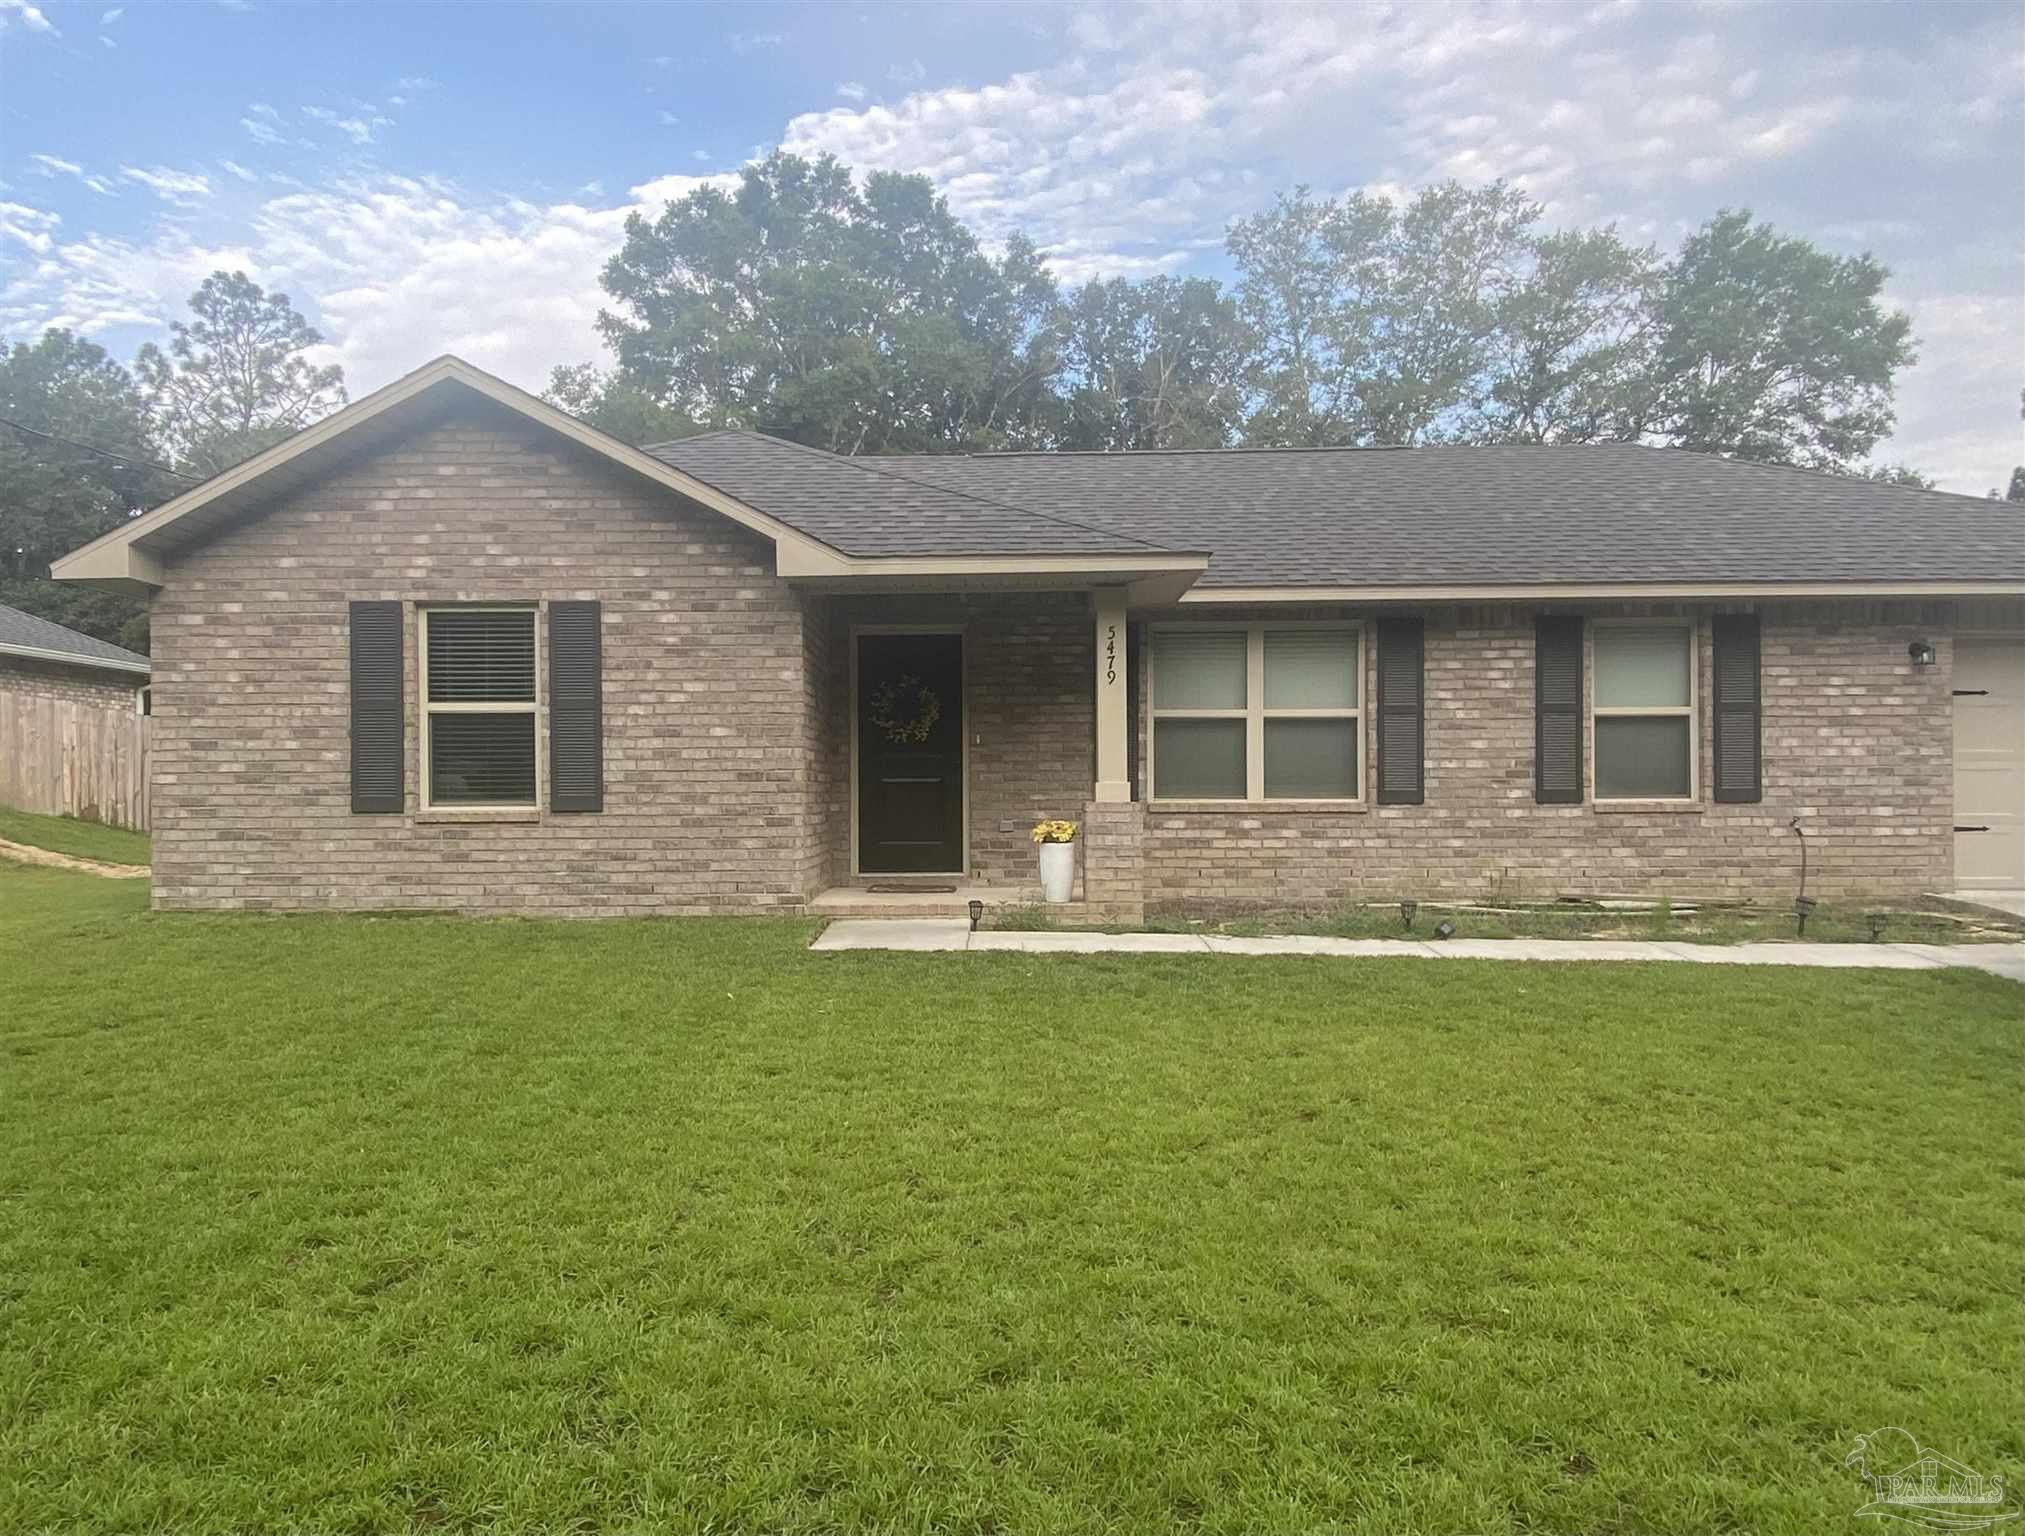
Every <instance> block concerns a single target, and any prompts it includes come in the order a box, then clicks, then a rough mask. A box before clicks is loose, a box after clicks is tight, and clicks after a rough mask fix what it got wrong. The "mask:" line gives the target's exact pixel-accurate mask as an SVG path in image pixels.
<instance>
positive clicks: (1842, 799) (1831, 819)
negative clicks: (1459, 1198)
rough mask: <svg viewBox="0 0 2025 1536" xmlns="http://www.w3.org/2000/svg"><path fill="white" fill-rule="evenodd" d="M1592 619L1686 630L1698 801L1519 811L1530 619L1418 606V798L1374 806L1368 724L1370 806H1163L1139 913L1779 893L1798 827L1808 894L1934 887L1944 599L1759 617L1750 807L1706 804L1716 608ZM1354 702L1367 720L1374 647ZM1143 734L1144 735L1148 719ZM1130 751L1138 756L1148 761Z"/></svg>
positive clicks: (1529, 750) (1785, 887) (1948, 716)
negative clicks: (1759, 771)
mask: <svg viewBox="0 0 2025 1536" xmlns="http://www.w3.org/2000/svg"><path fill="white" fill-rule="evenodd" d="M1557 611H1565V610H1557ZM1585 611H1586V612H1587V614H1588V615H1589V616H1590V617H1641V616H1655V617H1657V616H1686V617H1689V618H1693V619H1694V620H1696V625H1697V631H1696V632H1697V636H1698V651H1699V657H1700V675H1701V677H1700V706H1701V708H1700V719H1699V720H1698V722H1697V729H1698V738H1699V741H1700V758H1701V773H1700V784H1701V797H1700V800H1699V801H1698V802H1697V803H1696V804H1694V805H1693V806H1692V807H1690V808H1687V809H1683V810H1637V811H1615V810H1611V809H1609V808H1607V807H1606V808H1599V807H1597V806H1596V805H1594V804H1585V805H1581V806H1540V805H1536V804H1534V801H1533V618H1534V613H1533V610H1531V609H1527V608H1518V607H1498V608H1447V609H1438V610H1432V611H1430V612H1428V613H1427V615H1426V618H1427V738H1426V762H1427V802H1426V804H1424V805H1420V806H1385V807H1380V806H1376V805H1369V801H1368V796H1369V792H1370V786H1371V784H1372V783H1373V777H1372V776H1373V773H1374V772H1375V762H1374V756H1373V751H1372V741H1371V733H1370V731H1369V730H1368V729H1367V730H1366V731H1365V733H1364V749H1365V750H1364V757H1365V764H1364V783H1365V786H1366V792H1367V805H1369V808H1368V809H1365V810H1362V811H1358V810H1345V811H1295V812H1274V811H1271V810H1269V809H1264V808H1257V807H1245V808H1240V809H1232V810H1185V811H1177V810H1164V809H1163V808H1162V807H1161V806H1160V805H1159V804H1157V803H1155V804H1153V805H1150V806H1149V807H1148V811H1147V816H1146V831H1145V839H1144V848H1143V853H1142V858H1143V862H1144V867H1145V889H1146V901H1147V904H1148V906H1149V907H1153V908H1156V909H1158V908H1170V909H1172V908H1193V909H1214V908H1231V907H1263V906H1283V905H1294V904H1323V903H1328V902H1332V901H1337V900H1343V899H1381V900H1382V899H1389V898H1394V897H1404V896H1427V897H1437V898H1440V897H1446V898H1487V897H1517V898H1523V899H1531V900H1548V899H1552V898H1553V897H1556V896H1560V895H1588V896H1594V895H1609V894H1617V893H1625V894H1644V895H1658V894H1664V893H1672V894H1675V895H1685V896H1692V895H1703V896H1736V897H1742V896H1750V897H1759V898H1764V899H1777V900H1781V901H1783V900H1789V899H1790V898H1791V896H1792V895H1793V892H1794V888H1795V885H1796V883H1797V877H1798V865H1799V849H1798V843H1797V840H1796V839H1795V837H1794V835H1793V833H1792V832H1791V831H1790V830H1788V823H1789V822H1790V821H1791V820H1792V818H1794V817H1795V816H1798V817H1800V818H1801V820H1802V824H1803V825H1804V826H1805V827H1806V829H1807V832H1808V838H1809V842H1808V847H1809V861H1810V865H1811V871H1812V872H1811V879H1810V889H1811V890H1813V891H1815V892H1817V893H1818V894H1820V895H1822V896H1824V897H1832V896H1836V895H1844V894H1858V893H1862V894H1901V895H1902V894H1907V893H1912V892H1916V891H1920V890H1932V889H1936V888H1944V887H1945V886H1946V884H1947V882H1948V876H1949V873H1950V871H1951V869H1952V864H1953V833H1952V805H1953V794H1954V788H1953V764H1952V757H1951V750H1950V741H1951V735H1952V702H1951V698H1950V693H1949V682H1948V664H1949V647H1948V644H1947V638H1948V634H1949V632H1950V629H1951V626H1952V614H1951V611H1950V610H1949V609H1948V608H1947V607H1946V606H1945V605H1924V606H1923V605H1915V604H1897V605H1885V604H1856V605H1842V606H1833V605H1827V604H1786V605H1780V606H1774V607H1770V608H1768V609H1766V610H1765V611H1764V613H1763V614H1762V626H1763V627H1762V648H1763V661H1762V673H1763V687H1764V764H1765V767H1764V781H1765V782H1764V788H1765V795H1764V800H1763V802H1762V803H1761V804H1757V805H1717V804H1715V803H1714V802H1713V800H1712V798H1711V785H1712V779H1713V773H1712V767H1711V764H1710V751H1711V745H1710V741H1711V733H1710V729H1709V724H1708V700H1709V697H1710V679H1709V667H1710V644H1709V628H1708V624H1707V619H1708V617H1709V615H1710V614H1711V613H1712V612H1714V611H1716V610H1714V609H1711V608H1708V607H1696V606H1684V605H1671V606H1669V605H1646V606H1643V607H1634V606H1628V605H1617V606H1609V607H1603V606H1596V607H1591V608H1589V609H1587V610H1585ZM1199 616H1200V613H1199V610H1198V611H1193V612H1190V613H1189V614H1188V617H1189V618H1191V619H1194V618H1197V617H1199ZM1304 616H1307V617H1327V616H1331V615H1329V614H1327V613H1326V611H1323V610H1316V611H1313V612H1310V613H1308V614H1306V615H1304ZM1231 617H1233V618H1237V617H1239V615H1232V616H1231ZM1246 617H1270V615H1246ZM1916 638H1925V639H1931V640H1934V641H1936V642H1938V643H1939V644H1940V650H1941V655H1940V663H1939V665H1937V666H1935V667H1933V668H1930V669H1924V670H1922V669H1916V668H1914V667H1913V666H1912V665H1911V664H1910V662H1909V661H1908V659H1907V655H1906V647H1907V645H1908V643H1909V642H1910V641H1912V640H1913V639H1916ZM1156 643H1157V642H1156ZM1141 665H1142V666H1143V665H1144V655H1143V654H1142V657H1141ZM1141 691H1142V693H1143V691H1144V690H1143V688H1142V690H1141ZM1364 696H1365V699H1366V700H1367V709H1368V701H1369V700H1370V699H1371V697H1372V665H1371V658H1370V656H1369V655H1368V647H1367V655H1366V658H1365V688H1364ZM1368 719H1369V717H1368V716H1367V723H1368ZM1139 728H1140V731H1141V733H1142V735H1141V741H1142V743H1143V741H1144V739H1145V738H1144V734H1143V733H1144V732H1145V730H1146V729H1147V724H1146V718H1145V715H1144V713H1143V711H1142V713H1141V716H1140V719H1139ZM1592 744H1593V740H1592ZM1144 756H1145V754H1144V751H1143V750H1142V752H1141V754H1140V758H1141V761H1142V763H1143V761H1144ZM1144 792H1145V785H1144V781H1143V771H1142V779H1141V786H1140V793H1141V794H1144Z"/></svg>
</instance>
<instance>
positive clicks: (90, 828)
mask: <svg viewBox="0 0 2025 1536" xmlns="http://www.w3.org/2000/svg"><path fill="white" fill-rule="evenodd" d="M0 841H5V842H10V843H26V844H27V845H28V846H29V847H31V848H47V849H48V850H49V851H50V852H52V853H67V854H69V855H70V856H71V857H72V858H74V859H98V860H101V861H102V862H104V863H107V864H145V863H147V862H148V834H147V833H145V832H129V831H128V830H127V829H126V828H125V827H108V826H102V825H101V824H100V823H98V822H96V821H79V820H77V819H76V818H75V817H73V816H37V815H35V814H34V813H33V812H31V811H16V810H11V809H9V808H8V807H7V806H4V805H0Z"/></svg>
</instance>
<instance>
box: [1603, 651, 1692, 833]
mask: <svg viewBox="0 0 2025 1536" xmlns="http://www.w3.org/2000/svg"><path fill="white" fill-rule="evenodd" d="M1694 638H1695V632H1694V626H1693V625H1692V624H1687V623H1664V624H1620V623H1616V622H1613V621H1610V620H1603V621H1600V622H1598V623H1597V624H1596V625H1595V628H1594V638H1593V639H1592V641H1591V645H1592V647H1593V653H1594V677H1593V694H1592V699H1593V702H1592V704H1591V706H1590V729H1591V731H1592V732H1593V738H1592V739H1593V740H1594V742H1595V748H1594V751H1595V754H1596V798H1597V799H1598V800H1692V799H1693V798H1694V797H1695V645H1694Z"/></svg>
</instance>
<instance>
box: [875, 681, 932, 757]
mask: <svg viewBox="0 0 2025 1536" xmlns="http://www.w3.org/2000/svg"><path fill="white" fill-rule="evenodd" d="M941 718H942V700H940V699H939V698H937V697H936V696H935V690H934V689H933V688H930V687H928V686H927V685H926V684H924V683H923V682H922V681H921V679H920V678H918V677H916V676H914V674H913V673H911V672H903V673H901V674H900V675H899V676H898V677H889V678H888V679H886V681H885V682H883V683H881V684H880V685H879V686H878V687H877V688H875V689H874V690H873V691H872V724H873V725H875V726H877V727H878V728H879V729H880V730H881V731H883V732H885V734H886V739H887V740H888V741H896V742H902V743H905V744H907V745H910V746H917V747H918V746H920V745H921V744H922V743H923V742H925V741H927V740H928V735H929V732H931V731H933V730H934V729H935V722H936V721H938V720H940V719H941Z"/></svg>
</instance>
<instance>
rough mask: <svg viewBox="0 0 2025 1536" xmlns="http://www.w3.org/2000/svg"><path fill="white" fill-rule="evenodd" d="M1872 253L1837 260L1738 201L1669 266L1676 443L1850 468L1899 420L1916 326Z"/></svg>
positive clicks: (1664, 357)
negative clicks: (1888, 302) (1888, 290)
mask: <svg viewBox="0 0 2025 1536" xmlns="http://www.w3.org/2000/svg"><path fill="white" fill-rule="evenodd" d="M1889 275H1890V274H1889V273H1888V272H1887V271H1886V270H1885V268H1883V267H1882V266H1880V265H1878V263H1877V262H1875V261H1873V260H1872V259H1871V258H1870V257H1869V256H1868V255H1864V256H1855V257H1837V256H1830V255H1828V254H1826V253H1825V252H1822V251H1819V250H1817V249H1815V247H1814V246H1813V245H1811V244H1809V243H1808V242H1807V241H1805V240H1802V239H1798V238H1795V237H1792V236H1785V235H1781V234H1779V233H1778V232H1777V231H1776V230H1774V229H1773V228H1772V227H1771V226H1770V225H1767V224H1755V225H1754V224H1753V223H1752V222H1751V215H1750V212H1749V211H1748V210H1732V209H1725V210H1723V211H1722V212H1720V213H1718V214H1717V215H1716V216H1715V217H1714V218H1713V219H1711V220H1709V222H1708V223H1706V224H1704V225H1703V226H1702V227H1701V228H1700V229H1699V230H1697V231H1696V232H1695V233H1694V234H1693V235H1691V236H1690V237H1689V238H1688V240H1687V241H1686V243H1685V244H1684V245H1683V246H1682V247H1681V252H1680V255H1679V256H1678V257H1677V258H1676V259H1675V260H1674V262H1673V263H1672V265H1671V266H1670V267H1669V268H1668V269H1667V273H1666V280H1665V284H1664V289H1663V292H1662V294H1661V296H1660V300H1659V305H1658V319H1659V325H1660V332H1661V335H1660V342H1659V351H1658V358H1657V365H1658V371H1659V376H1660V388H1661V391H1662V396H1661V399H1660V402H1659V407H1658V410H1657V412H1656V414H1655V419H1654V421H1653V422H1652V424H1651V425H1652V426H1653V428H1654V430H1656V431H1657V433H1658V434H1659V435H1660V436H1661V437H1662V438H1663V439H1664V440H1665V441H1667V442H1669V443H1672V444H1673V445H1675V446H1677V447H1681V448H1692V449H1696V450H1698V451H1700V452H1704V453H1721V454H1727V455H1732V456H1734V457H1737V458H1743V459H1757V460H1761V461H1764V462H1767V463H1775V464H1799V465H1805V466H1807V467H1810V468H1815V469H1842V470H1848V469H1851V468H1853V467H1854V466H1855V464H1856V463H1857V462H1858V461H1860V460H1861V459H1863V458H1864V457H1865V456H1866V455H1867V454H1869V452H1870V451H1871V449H1872V448H1874V447H1875V446H1876V445H1877V443H1878V441H1879V440H1880V439H1882V438H1883V437H1884V436H1885V435H1886V434H1887V433H1888V432H1889V431H1890V430H1891V427H1892V424H1893V422H1894V420H1895V419H1896V418H1895V417H1894V415H1893V412H1892V384H1893V377H1894V375H1895V374H1896V373H1897V371H1898V370H1899V369H1900V368H1904V367H1906V366H1908V365H1909V364H1911V363H1912V362H1913V361H1914V358H1915V355H1916V354H1915V352H1914V349H1913V344H1912V336H1911V331H1912V323H1911V321H1910V320H1908V319H1907V318H1906V316H1905V315H1903V314H1901V313H1899V312H1898V311H1895V310H1887V309H1885V308H1884V307H1883V305H1882V304H1881V303H1880V302H1879V298H1878V295H1879V293H1880V291H1881V290H1882V289H1883V286H1884V282H1885V279H1886V277H1888V276H1889Z"/></svg>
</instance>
